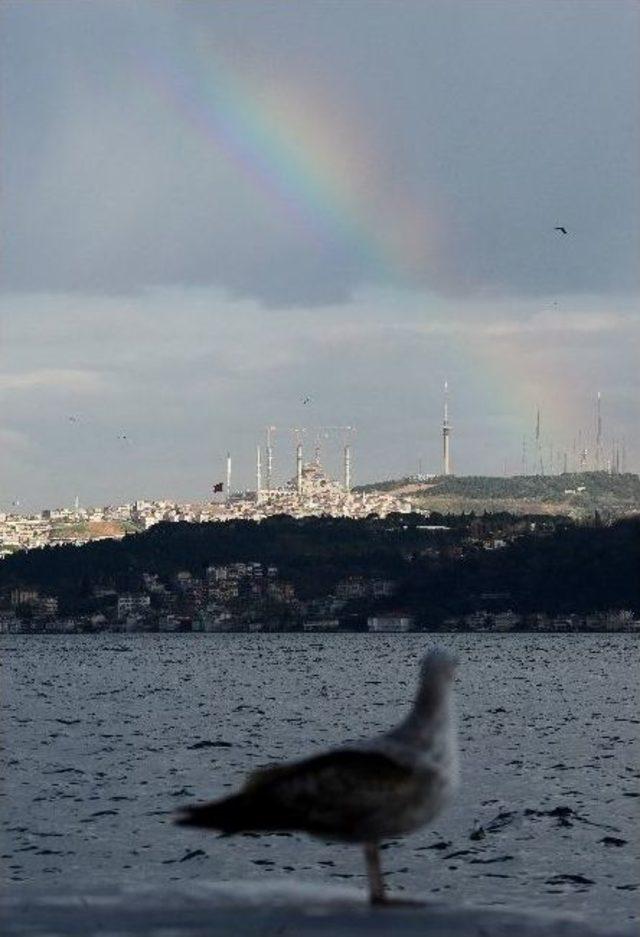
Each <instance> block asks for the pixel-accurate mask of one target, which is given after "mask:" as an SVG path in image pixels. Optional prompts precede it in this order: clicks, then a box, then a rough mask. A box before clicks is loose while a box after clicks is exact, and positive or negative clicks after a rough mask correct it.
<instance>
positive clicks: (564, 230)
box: [553, 224, 569, 234]
mask: <svg viewBox="0 0 640 937" xmlns="http://www.w3.org/2000/svg"><path fill="white" fill-rule="evenodd" d="M553 230H554V231H559V232H560V234H568V233H569V232H568V231H567V229H566V228H564V227H563V226H562V225H561V224H559V225H558V226H557V227H555V228H554V229H553Z"/></svg>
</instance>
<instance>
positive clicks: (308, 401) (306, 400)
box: [302, 397, 311, 404]
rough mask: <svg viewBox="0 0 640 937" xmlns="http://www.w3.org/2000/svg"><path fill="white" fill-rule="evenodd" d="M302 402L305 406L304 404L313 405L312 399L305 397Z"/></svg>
mask: <svg viewBox="0 0 640 937" xmlns="http://www.w3.org/2000/svg"><path fill="white" fill-rule="evenodd" d="M302 402H303V404H304V403H311V397H305V398H304V400H303V401H302Z"/></svg>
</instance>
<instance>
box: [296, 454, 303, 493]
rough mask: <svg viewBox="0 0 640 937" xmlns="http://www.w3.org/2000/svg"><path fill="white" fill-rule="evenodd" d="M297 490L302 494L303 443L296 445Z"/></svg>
mask: <svg viewBox="0 0 640 937" xmlns="http://www.w3.org/2000/svg"><path fill="white" fill-rule="evenodd" d="M296 490H297V492H298V494H299V495H301V494H302V443H300V442H299V443H298V445H297V446H296Z"/></svg>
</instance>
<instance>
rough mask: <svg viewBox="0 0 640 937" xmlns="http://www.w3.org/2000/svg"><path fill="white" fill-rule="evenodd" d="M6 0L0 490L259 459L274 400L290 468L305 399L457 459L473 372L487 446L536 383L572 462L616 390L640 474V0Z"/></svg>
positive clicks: (393, 466)
mask: <svg viewBox="0 0 640 937" xmlns="http://www.w3.org/2000/svg"><path fill="white" fill-rule="evenodd" d="M0 16H1V19H2V22H1V24H0V26H1V37H2V38H1V48H0V53H1V56H2V74H1V102H0V103H1V115H0V116H1V118H2V160H1V167H0V173H1V182H2V212H1V221H0V224H1V227H2V258H1V261H2V271H1V275H2V292H1V294H0V318H1V322H2V352H1V354H2V361H1V365H2V370H1V373H0V400H1V403H2V409H1V411H0V446H1V450H0V451H1V452H2V458H1V462H0V470H1V481H2V487H1V491H0V509H7V508H8V507H9V506H10V505H11V503H12V502H13V501H15V500H20V502H21V504H22V505H23V506H25V507H33V508H40V507H43V506H48V505H53V504H61V503H71V502H72V500H73V498H74V496H75V495H76V494H77V495H78V496H79V497H80V500H81V502H82V503H85V504H87V503H108V502H114V501H120V500H128V499H131V498H135V497H163V496H166V497H175V498H181V499H188V498H196V497H204V496H206V495H207V492H208V490H209V488H210V486H211V484H212V483H213V482H215V481H217V480H219V479H221V478H222V477H223V473H224V469H223V464H224V458H225V454H226V451H227V449H229V450H231V452H232V454H233V458H234V476H235V479H234V480H235V483H236V485H237V486H242V485H245V484H247V485H249V484H251V483H252V479H253V472H254V468H253V461H254V451H255V444H256V442H258V441H260V439H261V438H262V434H263V430H264V426H265V425H267V424H273V425H275V426H277V427H278V428H279V429H278V431H277V433H276V445H277V451H276V467H277V471H278V475H279V478H280V479H284V478H286V477H289V476H290V475H291V474H292V473H293V451H292V447H293V437H292V434H291V432H290V427H293V426H306V427H308V433H307V436H306V440H307V447H308V449H309V451H310V450H311V448H312V447H313V443H314V436H315V432H316V428H317V427H319V426H341V425H345V424H349V425H354V426H356V428H357V434H356V436H355V438H354V443H353V444H354V476H355V481H356V482H357V481H369V480H373V479H376V478H384V477H389V476H398V475H404V474H407V473H411V472H415V471H417V470H418V467H419V466H420V465H421V467H422V469H423V470H424V471H437V470H438V469H439V467H440V439H439V421H440V419H441V407H442V385H443V382H444V381H445V380H448V381H449V385H450V389H451V401H450V410H451V417H452V423H453V436H452V451H453V461H454V468H455V470H456V471H457V472H458V473H460V474H469V473H475V472H477V473H500V474H501V473H502V472H503V471H504V468H505V462H506V468H507V471H509V472H510V473H511V472H519V471H520V468H521V449H522V440H523V436H527V437H529V448H531V447H530V443H531V440H530V437H531V434H532V432H533V428H534V421H535V412H536V407H537V406H539V407H540V408H541V413H542V427H543V435H544V439H545V447H546V448H547V459H548V458H549V457H550V455H551V453H550V452H549V451H548V450H549V447H551V446H552V447H553V458H554V459H555V460H556V464H558V460H559V459H561V457H562V454H563V453H564V452H567V453H568V458H569V461H570V462H571V458H572V452H573V450H574V448H575V447H576V446H579V445H586V446H592V440H590V439H589V435H590V434H592V432H593V426H594V399H595V394H596V392H597V391H598V390H599V391H601V392H602V398H603V415H604V421H605V436H606V438H607V447H609V446H610V444H611V441H612V438H613V437H615V439H616V440H618V441H619V442H621V441H622V440H623V439H624V440H625V446H626V453H627V464H628V467H629V468H632V469H633V470H635V471H637V470H638V467H639V463H640V447H639V445H638V438H637V437H638V410H637V401H638V390H639V379H638V370H639V369H638V358H639V354H640V343H639V341H638V337H639V334H640V324H639V315H638V309H639V305H638V298H639V293H640V289H639V282H638V280H639V277H638V270H639V268H638V257H640V232H639V228H640V225H639V202H640V199H639V195H640V193H639V182H638V171H637V169H638V154H639V152H640V150H639V146H638V144H639V137H640V133H639V130H640V127H639V124H640V118H639V114H640V111H639V108H638V100H637V89H638V87H639V86H640V83H639V79H640V74H639V72H640V68H639V63H640V53H639V51H638V50H639V49H640V44H639V39H640V29H639V26H640V6H639V5H638V4H636V3H632V2H625V0H603V2H589V0H583V2H573V0H570V2H563V0H552V2H548V3H547V2H543V0H541V2H535V3H533V2H529V0H523V2H518V0H512V2H507V0H499V2H484V0H462V2H456V0H442V2H436V0H433V2H429V0H417V2H404V0H366V2H359V0H350V2H348V3H345V2H343V0H340V2H337V0H336V2H332V0H322V2H320V0H313V2H305V0H298V2H296V3H295V4H292V3H288V2H284V0H283V2H277V3H276V2H266V0H259V2H256V3H251V2H247V0H245V2H243V3H231V2H228V0H223V2H206V0H194V2H188V0H186V2H175V3H171V2H161V0H153V2H149V3H143V2H137V3H136V2H134V0H129V2H126V3H125V2H113V0H108V2H101V0H92V2H91V3H87V2H82V0H78V2H67V0H56V2H49V3H41V2H37V0H35V2H30V0H4V3H3V4H2V8H1V13H0ZM556 226H564V227H565V228H566V229H567V232H568V233H567V234H566V235H564V234H563V233H562V232H560V231H556V230H554V228H556ZM306 398H310V399H309V400H308V402H307V403H303V401H304V400H305V399H306ZM579 434H580V436H579ZM339 445H340V439H339V438H338V435H334V436H333V437H332V438H330V439H327V440H326V441H325V448H326V460H327V462H328V463H329V465H331V466H332V467H333V466H334V465H336V464H337V456H338V448H339Z"/></svg>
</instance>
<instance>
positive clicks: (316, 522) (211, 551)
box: [0, 514, 640, 627]
mask: <svg viewBox="0 0 640 937" xmlns="http://www.w3.org/2000/svg"><path fill="white" fill-rule="evenodd" d="M639 548H640V520H637V519H636V520H624V521H618V522H616V523H615V524H611V525H602V524H600V523H594V524H574V523H571V522H568V521H566V520H563V519H562V518H556V519H553V520H552V519H545V520H542V521H541V520H540V518H539V517H538V519H536V520H533V519H527V520H524V519H517V518H508V517H506V516H501V515H497V514H496V515H492V516H490V517H486V518H477V517H476V518H473V517H471V516H469V515H467V516H466V517H457V518H455V517H441V516H431V517H429V518H425V517H423V516H420V515H416V514H414V515H395V516H391V517H390V518H385V519H384V520H381V519H377V518H370V519H368V520H349V519H346V518H339V519H334V518H304V519H298V520H295V519H292V518H289V517H285V516H281V517H275V518H270V519H268V520H266V521H263V522H262V523H256V522H254V521H233V522H228V523H215V524H197V523H190V524H188V523H181V524H168V523H165V524H158V525H157V526H155V527H153V528H152V529H150V530H149V531H147V532H146V533H143V534H137V535H133V536H127V537H125V538H124V539H122V540H119V541H116V540H102V541H99V542H94V543H88V544H86V545H85V546H81V547H73V546H59V547H49V548H45V549H42V550H33V551H30V552H28V553H22V554H16V555H13V556H11V557H8V558H7V559H5V560H3V561H2V562H1V563H0V596H2V597H3V600H4V601H5V603H7V602H9V599H10V595H11V591H12V590H14V589H35V590H37V591H38V592H39V593H41V594H43V595H48V596H53V597H55V598H56V599H57V600H58V602H59V606H60V610H61V612H62V613H63V614H80V613H82V614H91V613H94V612H98V611H103V610H104V608H103V605H104V601H106V600H103V598H101V597H100V590H101V589H103V588H104V587H108V588H111V589H112V590H114V597H115V593H118V594H121V593H135V594H139V593H141V592H142V591H143V590H144V588H145V582H146V580H147V578H148V577H149V576H152V577H153V576H157V577H159V578H160V581H161V582H162V583H163V584H164V585H165V586H166V587H167V589H169V590H172V589H174V590H175V589H177V590H178V592H179V591H180V585H179V584H178V585H175V583H176V581H177V580H176V577H177V576H178V575H179V574H180V573H181V571H186V572H187V574H191V575H192V576H193V577H195V578H196V579H197V580H198V582H200V583H204V582H205V581H206V579H207V568H208V567H210V566H214V565H224V564H229V563H237V562H255V561H257V562H258V563H259V564H265V565H267V566H268V565H272V564H273V566H274V567H276V568H277V569H278V570H279V575H280V576H281V577H282V579H283V581H284V582H286V583H289V584H291V586H292V587H293V589H294V593H295V597H296V598H295V599H294V600H292V602H291V603H290V605H291V608H294V606H295V607H296V608H297V607H298V604H299V602H300V601H308V600H312V599H321V598H323V597H326V596H328V595H332V594H333V592H334V590H335V589H336V587H337V584H338V583H339V582H340V581H343V580H344V579H345V577H354V576H355V577H358V576H365V577H368V578H370V579H371V578H376V577H378V578H380V579H382V580H388V581H389V582H391V583H393V590H392V594H389V595H388V596H387V597H380V598H379V599H376V600H375V602H373V603H372V601H370V600H367V601H366V602H364V604H361V605H359V606H357V608H356V607H354V608H353V609H352V611H353V612H354V613H355V612H357V613H358V614H359V615H360V616H361V618H362V617H364V616H365V615H366V614H369V613H371V612H372V611H373V610H377V609H385V608H391V609H397V608H401V609H404V610H406V611H408V612H410V613H411V614H412V615H413V616H414V617H415V620H416V622H417V623H418V624H419V626H420V627H430V626H434V625H438V624H439V623H440V622H442V621H444V620H445V619H446V618H447V616H450V615H463V614H468V613H470V612H473V611H475V610H476V609H477V608H479V607H483V608H484V607H486V606H487V603H488V602H491V603H492V610H493V611H496V612H499V611H503V610H507V609H511V610H513V611H515V612H517V613H519V614H523V615H524V614H529V613H533V612H545V613H548V614H553V615H557V614H569V613H572V614H573V613H582V614H584V613H587V612H592V611H597V610H607V609H631V610H633V611H634V612H635V613H637V612H638V611H639V610H640V596H639V595H638V579H637V569H638V563H639ZM249 600H250V599H249ZM109 601H112V602H113V601H115V598H112V599H111V600H109ZM363 601H364V600H363ZM285 604H286V603H285ZM280 607H283V606H282V602H280ZM289 610H290V611H291V609H289Z"/></svg>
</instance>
